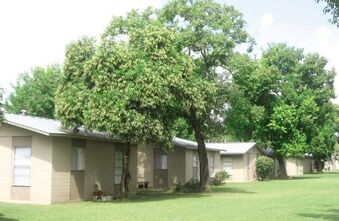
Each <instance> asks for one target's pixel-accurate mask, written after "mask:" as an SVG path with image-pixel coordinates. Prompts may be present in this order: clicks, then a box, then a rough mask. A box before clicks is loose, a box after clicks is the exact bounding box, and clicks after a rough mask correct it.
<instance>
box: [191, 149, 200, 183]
mask: <svg viewBox="0 0 339 221" xmlns="http://www.w3.org/2000/svg"><path fill="white" fill-rule="evenodd" d="M192 162H193V165H192V178H193V179H198V176H199V174H198V164H199V162H198V156H197V155H196V154H193V161H192Z"/></svg>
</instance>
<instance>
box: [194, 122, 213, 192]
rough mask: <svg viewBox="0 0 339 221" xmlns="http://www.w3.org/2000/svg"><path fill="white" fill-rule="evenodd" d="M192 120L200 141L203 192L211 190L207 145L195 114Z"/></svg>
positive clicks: (199, 152)
mask: <svg viewBox="0 0 339 221" xmlns="http://www.w3.org/2000/svg"><path fill="white" fill-rule="evenodd" d="M190 121H191V124H192V127H193V129H194V134H195V139H196V140H197V143H198V155H199V167H200V174H199V178H200V190H201V192H204V191H207V190H209V185H210V173H209V167H208V159H207V152H206V145H205V140H204V137H203V135H202V131H201V124H200V122H199V121H198V120H197V119H196V117H195V116H193V117H191V119H190Z"/></svg>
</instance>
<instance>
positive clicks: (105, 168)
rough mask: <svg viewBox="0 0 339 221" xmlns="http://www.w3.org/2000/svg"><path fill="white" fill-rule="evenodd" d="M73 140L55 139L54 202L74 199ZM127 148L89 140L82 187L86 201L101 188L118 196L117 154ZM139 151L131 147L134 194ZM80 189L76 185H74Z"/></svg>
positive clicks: (131, 184)
mask: <svg viewBox="0 0 339 221" xmlns="http://www.w3.org/2000/svg"><path fill="white" fill-rule="evenodd" d="M71 141H72V139H71V138H54V141H53V185H52V186H53V191H52V193H53V194H52V201H53V202H67V201H69V200H70V196H71V178H74V177H72V175H71V146H72V145H71ZM124 147H125V145H124V144H120V143H114V142H108V141H100V140H88V139H87V140H86V152H85V157H86V159H85V171H84V183H83V184H78V185H80V186H82V187H83V189H84V194H83V195H84V200H90V199H91V198H92V196H93V192H94V190H95V185H96V184H97V185H98V186H99V188H100V189H101V190H102V191H103V192H104V194H114V193H115V192H118V191H119V190H116V191H115V190H114V188H115V185H114V152H115V149H116V148H124ZM136 171H137V169H136V147H135V146H132V147H131V156H130V173H131V181H130V185H129V189H130V192H131V193H132V194H133V193H135V192H136ZM74 185H76V184H74Z"/></svg>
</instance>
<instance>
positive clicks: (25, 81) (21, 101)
mask: <svg viewBox="0 0 339 221" xmlns="http://www.w3.org/2000/svg"><path fill="white" fill-rule="evenodd" d="M60 77H61V69H60V67H59V65H51V66H48V67H47V68H46V69H45V68H41V67H36V68H34V69H32V71H31V72H26V73H23V74H21V75H20V76H19V78H18V80H17V83H16V85H15V86H14V92H13V93H12V94H10V96H9V97H8V99H7V101H6V104H5V108H6V110H7V111H9V112H12V113H21V111H22V110H26V111H27V113H28V114H29V115H33V116H39V117H47V118H54V115H55V111H54V110H55V105H54V97H55V93H56V89H57V85H58V84H59V82H60Z"/></svg>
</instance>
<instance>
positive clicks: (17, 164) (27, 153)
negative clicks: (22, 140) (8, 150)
mask: <svg viewBox="0 0 339 221" xmlns="http://www.w3.org/2000/svg"><path fill="white" fill-rule="evenodd" d="M30 170H31V148H30V147H15V148H14V171H13V185H17V186H30V181H31V179H30V172H31V171H30Z"/></svg>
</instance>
